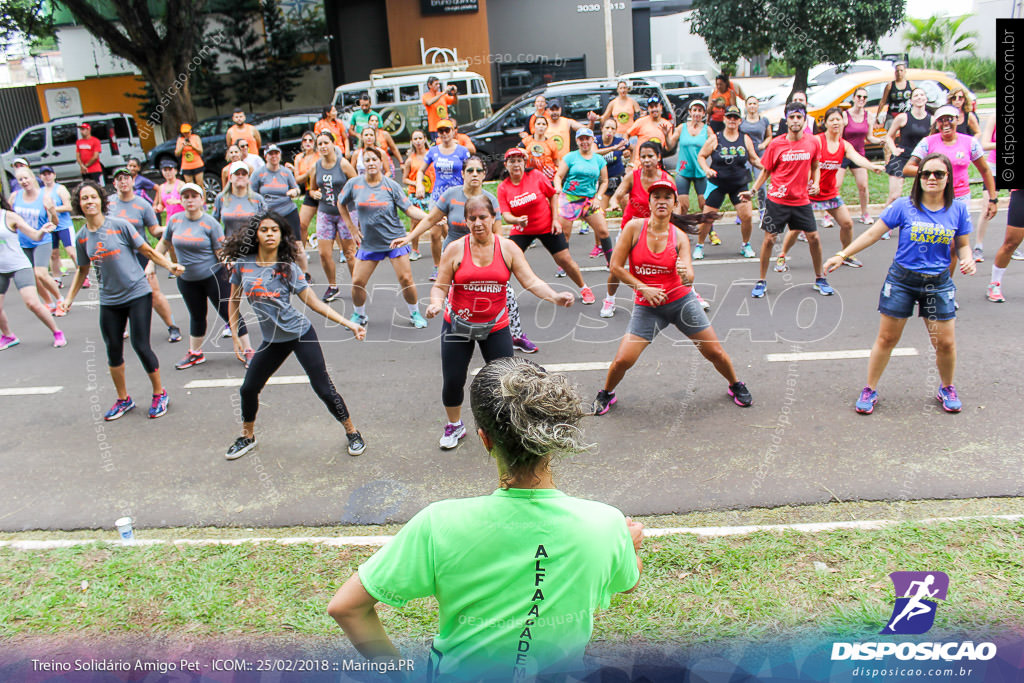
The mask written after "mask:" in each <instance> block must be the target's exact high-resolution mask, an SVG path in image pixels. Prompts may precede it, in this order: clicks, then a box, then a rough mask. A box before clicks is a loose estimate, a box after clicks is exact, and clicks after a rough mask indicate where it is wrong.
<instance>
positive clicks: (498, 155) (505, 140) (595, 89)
mask: <svg viewBox="0 0 1024 683" xmlns="http://www.w3.org/2000/svg"><path fill="white" fill-rule="evenodd" d="M629 83H630V95H631V96H632V97H633V99H635V100H636V101H637V103H638V104H639V105H640V108H641V109H642V110H643V111H645V112H646V111H647V99H648V98H649V97H650V96H651V95H656V96H658V97H659V98H660V99H661V102H662V105H661V106H662V109H663V111H664V112H665V117H666V118H668V119H669V120H672V106H671V104H670V103H669V100H668V98H667V97H665V93H664V92H663V91H662V89H661V87H660V86H659V85H658V84H657V83H655V82H654V81H650V80H647V79H644V78H629ZM617 86H618V79H614V78H585V79H579V80H574V81H558V82H555V83H549V84H548V85H546V86H542V87H539V88H534V89H533V90H531V91H530V92H528V93H526V94H524V95H522V96H520V97H518V98H516V99H514V100H512V101H511V102H509V103H508V104H506V105H505V106H504V107H502V108H501V109H499V110H498V111H496V112H495V113H494V114H493V115H491V116H489V117H488V118H486V119H483V120H481V121H477V122H475V123H470V124H467V125H463V124H462V123H460V124H459V132H460V133H465V134H466V135H468V136H469V139H470V140H472V141H473V144H474V145H475V146H476V150H477V153H478V154H480V155H481V156H483V158H484V159H485V160H486V162H487V176H488V178H493V177H496V176H497V175H498V173H500V171H501V169H502V167H503V164H502V159H503V155H504V154H505V150H507V149H509V148H510V147H515V146H517V145H518V144H519V142H520V138H519V134H520V133H522V132H523V131H525V130H526V126H527V124H528V123H529V121H530V116H531V115H532V114H533V101H534V99H536V97H537V96H538V95H544V96H545V97H546V98H547V99H548V101H549V102H550V101H551V100H558V101H559V102H560V103H561V105H562V116H567V117H569V118H571V119H575V120H577V121H580V122H584V121H586V120H587V114H588V112H594V113H596V114H598V115H600V114H602V113H604V110H605V107H607V106H608V102H610V101H611V100H612V98H614V97H615V96H616V87H617ZM595 132H596V131H595Z"/></svg>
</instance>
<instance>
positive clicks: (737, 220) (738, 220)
mask: <svg viewBox="0 0 1024 683" xmlns="http://www.w3.org/2000/svg"><path fill="white" fill-rule="evenodd" d="M739 224H740V217H739V216H736V225H739Z"/></svg>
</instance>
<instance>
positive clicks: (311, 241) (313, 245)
mask: <svg viewBox="0 0 1024 683" xmlns="http://www.w3.org/2000/svg"><path fill="white" fill-rule="evenodd" d="M319 243H320V240H319V239H318V238H317V236H316V233H315V232H314V233H313V234H312V235H310V236H309V237H308V238H307V239H306V244H308V245H309V247H310V249H316V246H317V245H318V244H319Z"/></svg>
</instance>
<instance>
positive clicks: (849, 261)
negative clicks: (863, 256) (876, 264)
mask: <svg viewBox="0 0 1024 683" xmlns="http://www.w3.org/2000/svg"><path fill="white" fill-rule="evenodd" d="M843 265H844V266H850V267H851V268H863V267H864V264H863V263H861V262H860V261H859V260H858V259H855V258H853V257H852V256H847V257H846V258H844V259H843Z"/></svg>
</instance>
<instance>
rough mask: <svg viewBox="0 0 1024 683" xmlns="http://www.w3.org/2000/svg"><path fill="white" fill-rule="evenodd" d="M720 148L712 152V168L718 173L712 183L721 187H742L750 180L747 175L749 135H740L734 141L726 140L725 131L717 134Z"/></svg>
mask: <svg viewBox="0 0 1024 683" xmlns="http://www.w3.org/2000/svg"><path fill="white" fill-rule="evenodd" d="M715 135H717V136H718V146H717V147H715V149H714V150H712V152H711V168H713V169H715V172H716V173H718V176H717V177H716V178H713V179H712V181H711V182H713V183H714V184H715V185H718V186H719V187H727V186H735V185H742V184H744V183H746V182H747V181H749V180H750V176H749V175H748V174H747V134H746V133H739V137H738V138H737V139H736V140H735V142H734V141H731V140H727V139H726V138H725V131H724V130H723V131H722V132H720V133H715Z"/></svg>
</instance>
